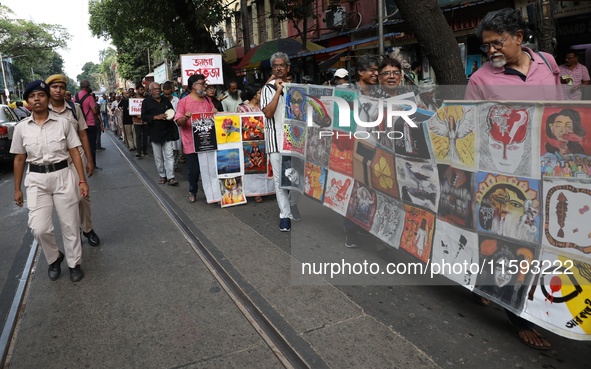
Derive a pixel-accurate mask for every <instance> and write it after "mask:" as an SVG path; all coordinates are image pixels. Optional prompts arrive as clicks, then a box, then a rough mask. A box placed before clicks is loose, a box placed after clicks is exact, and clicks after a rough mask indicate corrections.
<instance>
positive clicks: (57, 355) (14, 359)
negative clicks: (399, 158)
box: [8, 132, 438, 369]
mask: <svg viewBox="0 0 591 369" xmlns="http://www.w3.org/2000/svg"><path fill="white" fill-rule="evenodd" d="M102 141H103V146H105V147H106V148H107V150H106V151H103V152H99V153H98V155H97V158H98V164H99V166H101V167H102V168H104V170H103V171H102V172H99V173H97V174H95V176H93V177H92V178H91V179H90V181H89V182H90V186H91V191H92V192H91V196H92V202H93V208H92V209H93V222H94V224H95V230H96V232H97V233H98V235H99V236H100V237H101V245H100V246H99V247H96V248H93V247H90V246H89V245H88V243H87V242H86V240H85V239H84V242H83V248H84V254H83V263H82V269H83V271H84V272H85V274H86V276H85V278H84V279H83V280H82V281H81V282H79V283H72V282H70V281H69V271H68V270H67V267H66V265H65V264H62V276H61V277H60V279H58V280H57V281H55V282H51V281H50V280H49V279H48V278H47V263H46V262H45V259H44V257H43V256H42V255H41V257H40V258H39V262H38V263H37V268H36V270H35V275H34V276H33V279H32V282H31V285H30V289H29V294H28V297H27V299H26V306H25V309H24V314H23V317H22V320H21V322H20V325H19V327H18V329H17V332H16V339H15V343H14V349H13V351H12V353H11V356H10V358H9V361H8V363H9V366H8V367H9V368H27V369H28V368H81V367H85V368H277V367H282V364H281V362H280V361H278V359H277V357H276V356H275V355H274V354H273V351H272V350H271V349H270V348H269V347H268V346H267V345H266V344H265V342H264V341H263V339H262V338H261V336H260V335H259V334H258V333H257V331H256V330H255V328H253V326H252V325H251V324H250V323H249V321H248V320H247V319H246V318H245V317H244V315H243V314H242V312H241V311H240V309H239V308H238V307H237V306H236V305H235V304H234V302H233V301H232V299H231V298H230V297H229V296H228V294H226V293H225V292H224V290H223V289H222V286H221V285H220V283H218V281H217V280H216V279H215V278H214V276H213V275H212V273H211V272H210V271H209V270H208V269H207V268H206V266H205V265H204V264H203V263H202V262H201V260H200V259H199V258H198V256H197V254H196V253H195V251H194V249H193V246H192V245H191V242H190V241H189V240H188V239H187V238H185V237H184V236H183V234H182V233H181V232H180V230H179V228H178V226H177V224H175V223H174V222H173V221H172V219H171V217H170V216H169V214H168V213H167V212H166V211H165V209H164V208H163V207H162V206H161V205H160V203H159V202H157V200H156V198H155V197H154V196H153V195H152V194H151V193H150V191H149V189H148V187H147V186H146V184H145V183H144V182H143V181H142V180H141V179H140V178H139V177H138V176H137V175H136V172H135V171H134V170H132V168H131V167H130V166H129V165H128V164H127V162H126V160H125V159H124V157H125V158H128V159H129V160H131V161H132V162H134V163H137V164H138V170H139V172H140V173H145V174H147V176H148V178H149V181H151V185H153V186H154V187H158V188H157V191H158V193H159V194H160V195H161V196H163V198H164V199H165V200H166V202H167V204H168V205H169V206H170V208H171V209H172V211H174V212H175V214H177V215H178V217H179V218H180V219H182V221H183V223H184V225H185V226H186V227H187V228H188V229H189V230H190V231H191V232H192V234H194V235H195V236H196V237H197V238H198V239H199V241H200V242H201V243H202V244H203V245H204V246H205V247H206V248H207V249H208V251H209V252H211V254H213V255H214V256H216V257H217V258H218V260H219V261H220V263H221V265H222V266H223V267H224V268H225V269H226V271H227V272H228V273H229V275H230V276H231V277H232V279H233V280H234V281H235V282H236V283H237V284H238V285H239V286H240V287H241V288H242V289H243V291H244V293H245V294H246V295H247V296H248V297H249V298H250V300H252V301H253V302H254V303H255V304H256V305H257V307H258V309H259V310H260V311H261V312H262V313H263V314H264V315H265V316H266V317H267V319H269V320H270V321H271V323H272V324H273V325H274V326H275V328H276V329H277V330H278V331H279V332H280V334H281V335H282V336H283V337H284V338H285V339H286V340H287V341H288V342H290V343H291V344H292V346H293V347H295V349H296V350H297V351H298V352H299V353H300V355H301V357H302V358H303V359H304V360H305V361H306V362H307V363H308V365H309V366H310V367H311V368H321V367H331V368H370V367H376V368H385V367H387V368H438V366H437V365H436V364H435V363H434V362H433V360H431V358H429V357H428V356H427V355H426V354H425V353H424V352H422V351H421V350H419V349H418V348H417V347H416V346H414V345H413V344H412V343H410V342H408V341H407V340H406V339H405V338H403V337H402V336H400V335H399V334H397V333H396V332H394V331H393V330H392V329H390V328H389V327H387V326H385V325H383V324H382V323H380V322H378V321H377V320H376V319H374V318H373V317H371V316H369V315H367V314H366V313H365V312H364V311H363V310H362V309H361V308H360V307H359V306H358V305H357V304H355V303H354V302H353V301H351V300H350V299H349V298H348V297H347V296H345V295H344V294H343V293H342V292H340V291H339V290H338V289H336V288H334V287H333V286H331V285H328V284H326V283H322V282H320V283H318V284H319V285H316V286H296V285H293V284H292V281H291V267H292V265H291V264H292V259H291V256H290V255H289V254H288V253H286V252H285V251H284V250H283V249H282V248H281V247H279V246H278V245H280V244H283V243H285V242H290V236H289V235H287V234H281V233H279V232H278V231H276V224H275V222H276V219H277V206H276V204H275V201H274V199H273V198H271V197H269V198H268V200H267V201H265V202H264V203H263V204H256V205H255V204H251V203H249V204H247V205H244V206H247V207H251V208H252V210H251V211H252V214H253V217H258V218H257V221H258V223H257V224H260V227H252V224H251V225H248V224H246V223H244V222H242V221H241V220H240V219H239V218H237V217H236V216H234V215H233V214H232V212H231V211H230V210H226V209H220V208H219V206H214V205H207V204H206V203H205V200H204V197H203V195H202V194H200V195H199V196H198V198H197V200H198V201H197V203H194V204H189V203H187V202H186V201H185V198H186V194H187V183H186V180H185V177H184V175H179V176H178V177H177V179H178V180H179V182H180V185H179V186H177V187H170V186H166V185H164V186H159V185H157V184H155V181H156V180H157V178H158V175H157V173H156V170H155V167H154V161H153V159H152V158H151V157H146V158H143V159H136V158H135V157H134V156H133V154H134V153H133V152H132V153H129V152H127V150H126V149H125V148H123V146H122V145H121V141H119V140H118V139H117V138H114V136H113V135H112V134H111V133H110V132H109V133H106V134H105V135H104V136H103V139H102ZM120 150H121V151H120ZM122 155H123V156H124V157H122ZM259 219H260V220H259ZM269 220H271V221H269ZM297 231H298V226H297V224H296V225H294V227H293V232H297Z"/></svg>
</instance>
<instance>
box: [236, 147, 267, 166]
mask: <svg viewBox="0 0 591 369" xmlns="http://www.w3.org/2000/svg"><path fill="white" fill-rule="evenodd" d="M242 151H243V158H244V174H257V173H263V174H266V173H267V153H266V151H265V141H244V142H242Z"/></svg>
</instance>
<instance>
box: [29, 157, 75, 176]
mask: <svg viewBox="0 0 591 369" xmlns="http://www.w3.org/2000/svg"><path fill="white" fill-rule="evenodd" d="M67 166H68V160H64V161H60V162H59V163H54V164H48V165H36V164H33V163H29V171H30V172H35V173H51V172H55V171H56V170H60V169H64V168H66V167H67Z"/></svg>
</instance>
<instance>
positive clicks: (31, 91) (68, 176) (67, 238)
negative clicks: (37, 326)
mask: <svg viewBox="0 0 591 369" xmlns="http://www.w3.org/2000/svg"><path fill="white" fill-rule="evenodd" d="M23 98H24V99H25V100H27V102H28V103H29V106H31V107H32V110H33V114H31V116H30V117H28V118H26V119H24V120H22V121H21V122H20V123H19V124H18V125H16V127H15V129H14V135H13V139H12V145H11V147H10V152H11V153H12V154H15V157H14V201H15V203H16V205H17V206H19V207H21V206H23V192H22V190H21V183H22V180H23V174H24V172H25V163H28V164H29V168H28V171H27V176H26V178H25V187H26V191H27V207H28V208H29V227H30V228H31V230H32V231H33V235H34V236H35V238H36V239H37V241H38V242H39V243H40V244H41V247H42V248H43V253H44V254H45V258H46V259H47V262H48V263H49V269H48V274H49V279H51V280H52V281H54V280H56V279H57V278H58V277H59V276H60V273H61V262H62V261H63V260H64V254H63V253H62V252H61V251H59V249H58V247H57V243H56V239H55V236H54V234H53V221H52V212H53V208H54V207H55V209H56V211H57V214H58V217H59V220H60V226H61V229H62V237H63V242H64V251H65V254H66V255H65V256H66V261H67V264H68V267H69V268H70V280H71V281H72V282H78V281H79V280H81V279H82V278H83V277H84V273H83V272H82V269H81V268H80V260H81V258H82V244H81V241H80V231H79V230H78V225H79V220H80V215H79V212H78V203H79V202H80V196H87V195H88V192H89V187H88V183H86V179H85V176H84V167H83V165H82V159H81V158H80V152H79V151H78V146H80V145H81V143H80V139H78V135H77V134H76V132H75V131H74V128H73V126H72V124H71V123H70V122H69V121H68V120H67V119H63V118H60V117H59V116H58V115H57V114H55V113H51V112H50V111H49V87H48V86H47V84H45V82H43V81H33V82H31V83H29V84H28V85H27V87H25V92H24V94H23ZM70 157H71V158H72V162H73V163H74V166H75V171H76V172H77V173H78V178H76V174H75V173H74V168H72V166H71V165H69V159H70Z"/></svg>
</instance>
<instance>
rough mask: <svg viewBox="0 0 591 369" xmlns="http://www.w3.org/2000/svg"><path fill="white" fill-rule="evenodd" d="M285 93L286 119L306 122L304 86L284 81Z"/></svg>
mask: <svg viewBox="0 0 591 369" xmlns="http://www.w3.org/2000/svg"><path fill="white" fill-rule="evenodd" d="M284 86H285V87H284V94H285V115H284V117H285V118H286V119H292V120H297V121H300V122H306V104H307V96H308V91H307V88H306V87H305V86H301V85H293V84H289V83H286V84H285V85H284Z"/></svg>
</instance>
